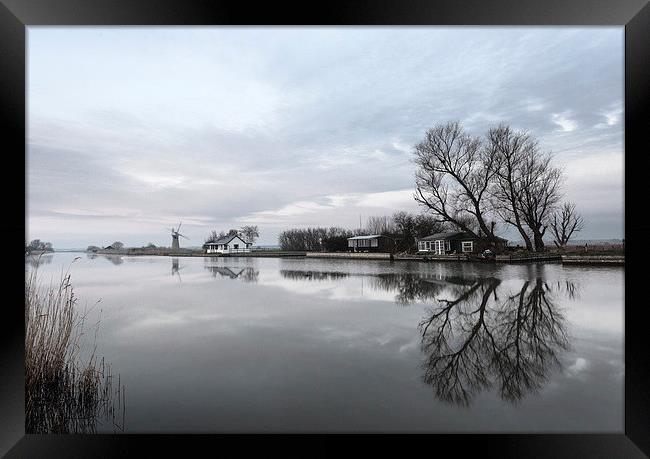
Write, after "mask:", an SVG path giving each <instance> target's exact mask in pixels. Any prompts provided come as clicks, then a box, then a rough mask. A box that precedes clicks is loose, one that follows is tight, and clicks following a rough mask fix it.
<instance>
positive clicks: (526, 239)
mask: <svg viewBox="0 0 650 459" xmlns="http://www.w3.org/2000/svg"><path fill="white" fill-rule="evenodd" d="M517 229H518V230H519V234H521V237H522V239H523V240H524V243H525V244H526V250H528V251H529V252H532V251H533V242H532V241H531V240H530V236H528V234H526V231H524V229H523V228H517Z"/></svg>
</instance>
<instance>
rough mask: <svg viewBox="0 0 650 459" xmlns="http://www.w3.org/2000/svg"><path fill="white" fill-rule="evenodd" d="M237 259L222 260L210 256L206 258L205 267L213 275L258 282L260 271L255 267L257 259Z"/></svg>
mask: <svg viewBox="0 0 650 459" xmlns="http://www.w3.org/2000/svg"><path fill="white" fill-rule="evenodd" d="M236 260H237V261H230V260H228V261H226V262H222V261H221V260H220V259H219V258H218V257H210V258H206V263H205V266H204V268H205V269H206V270H208V271H210V274H212V277H225V278H228V279H239V280H241V281H244V282H249V283H254V282H257V280H258V278H259V275H260V271H259V269H257V268H256V267H255V260H251V259H246V258H242V259H236ZM226 264H227V265H228V266H226Z"/></svg>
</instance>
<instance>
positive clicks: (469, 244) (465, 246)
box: [463, 241, 474, 252]
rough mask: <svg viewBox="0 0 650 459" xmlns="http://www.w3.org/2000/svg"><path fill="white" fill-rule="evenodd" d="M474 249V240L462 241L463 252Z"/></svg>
mask: <svg viewBox="0 0 650 459" xmlns="http://www.w3.org/2000/svg"><path fill="white" fill-rule="evenodd" d="M473 250H474V242H472V241H463V252H471V251H473Z"/></svg>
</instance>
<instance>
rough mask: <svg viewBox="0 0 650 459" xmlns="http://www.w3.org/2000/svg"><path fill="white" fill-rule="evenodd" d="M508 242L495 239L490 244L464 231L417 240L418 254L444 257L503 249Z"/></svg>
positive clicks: (448, 232)
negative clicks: (452, 254) (423, 253)
mask: <svg viewBox="0 0 650 459" xmlns="http://www.w3.org/2000/svg"><path fill="white" fill-rule="evenodd" d="M507 243H508V241H507V240H506V239H503V238H497V242H496V243H491V242H489V241H487V240H486V239H485V238H479V237H476V236H473V235H471V234H469V233H466V232H464V231H446V232H443V233H436V234H432V235H431V236H427V237H423V238H421V239H418V242H417V244H418V252H426V253H433V254H436V255H444V254H450V253H479V252H482V251H483V250H485V249H487V248H491V249H494V248H496V249H497V250H501V249H503V247H505V246H506V245H507Z"/></svg>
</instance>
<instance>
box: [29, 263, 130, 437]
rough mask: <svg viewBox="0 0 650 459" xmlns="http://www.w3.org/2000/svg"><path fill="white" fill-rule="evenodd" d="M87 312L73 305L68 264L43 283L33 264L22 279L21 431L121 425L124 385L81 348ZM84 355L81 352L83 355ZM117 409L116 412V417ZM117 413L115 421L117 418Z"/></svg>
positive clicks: (87, 429)
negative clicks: (56, 276)
mask: <svg viewBox="0 0 650 459" xmlns="http://www.w3.org/2000/svg"><path fill="white" fill-rule="evenodd" d="M87 314H88V311H86V310H85V311H83V313H81V312H80V311H79V310H78V308H77V297H76V296H75V294H74V291H73V288H72V284H71V283H70V274H69V269H68V271H66V272H62V274H61V278H60V280H59V282H58V283H51V284H49V285H44V284H42V283H41V282H40V280H39V277H38V264H36V266H35V267H34V268H33V269H32V270H31V271H30V272H28V273H27V276H26V279H25V431H26V433H93V432H95V431H96V428H97V425H98V422H104V423H105V422H110V423H112V426H113V430H114V431H119V430H123V427H124V387H123V386H122V385H121V384H120V380H119V375H118V380H117V386H116V387H114V386H113V383H114V380H115V378H114V376H113V374H112V373H111V368H110V365H108V364H106V363H105V362H104V358H103V357H102V358H101V359H99V358H98V357H97V355H96V336H97V331H98V329H99V321H98V322H97V324H96V325H95V341H93V345H92V349H89V348H88V347H87V346H86V348H84V346H85V345H84V343H86V342H87V341H85V340H83V339H82V338H83V337H84V334H85V325H86V324H85V322H86V318H87ZM88 353H89V354H90V355H89V356H88V355H84V354H88ZM120 410H121V416H119V415H118V416H116V414H118V413H119V411H120ZM119 417H121V425H120V424H119V422H118V421H117V419H118V418H119Z"/></svg>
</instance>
